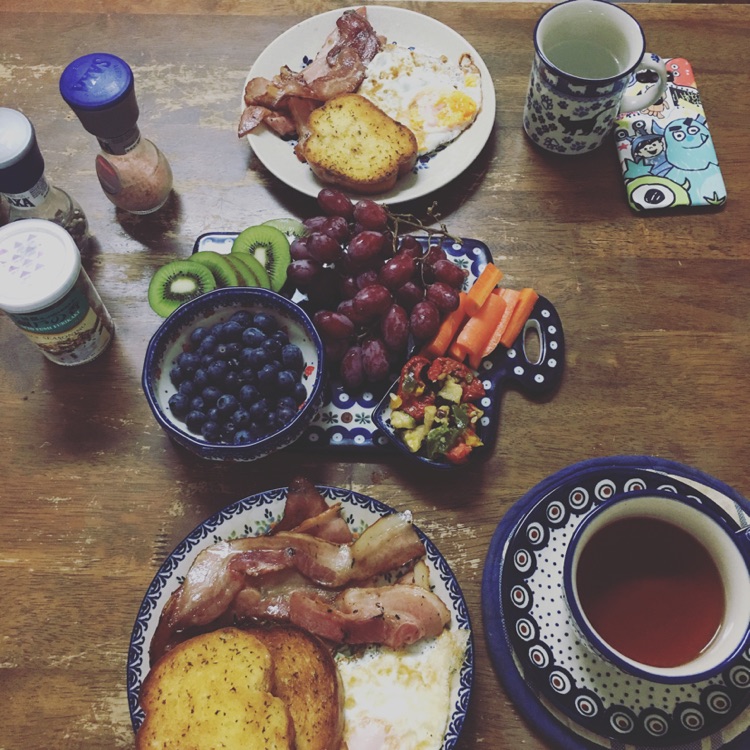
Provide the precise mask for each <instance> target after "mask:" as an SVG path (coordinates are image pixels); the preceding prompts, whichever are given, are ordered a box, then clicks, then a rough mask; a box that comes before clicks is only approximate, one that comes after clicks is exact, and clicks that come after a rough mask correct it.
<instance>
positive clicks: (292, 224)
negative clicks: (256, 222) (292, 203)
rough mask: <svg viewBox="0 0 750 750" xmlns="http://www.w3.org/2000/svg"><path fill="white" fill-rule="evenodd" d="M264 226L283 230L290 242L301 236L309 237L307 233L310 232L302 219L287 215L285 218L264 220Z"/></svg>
mask: <svg viewBox="0 0 750 750" xmlns="http://www.w3.org/2000/svg"><path fill="white" fill-rule="evenodd" d="M262 226H264V227H273V228H274V229H278V230H279V231H280V232H283V233H284V234H285V235H286V238H287V239H288V240H289V241H290V242H291V241H292V240H295V239H297V238H299V237H307V235H308V234H309V232H308V231H307V227H306V226H305V225H304V224H303V223H302V222H301V221H298V220H297V219H292V218H291V217H285V218H283V219H270V220H269V221H264V222H263V224H262Z"/></svg>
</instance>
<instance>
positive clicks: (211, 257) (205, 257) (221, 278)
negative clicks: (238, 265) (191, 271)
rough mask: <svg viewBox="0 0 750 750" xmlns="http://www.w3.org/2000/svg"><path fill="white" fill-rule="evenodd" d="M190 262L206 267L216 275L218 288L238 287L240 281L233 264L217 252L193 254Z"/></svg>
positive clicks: (202, 251) (209, 251)
mask: <svg viewBox="0 0 750 750" xmlns="http://www.w3.org/2000/svg"><path fill="white" fill-rule="evenodd" d="M190 260H192V261H195V262H196V263H200V264H201V265H203V266H205V267H206V268H207V269H208V270H209V271H211V273H212V274H213V275H214V279H215V280H216V286H218V287H225V286H237V285H238V284H239V283H240V280H239V279H238V278H237V272H236V271H235V270H234V268H233V266H232V264H231V263H228V262H227V259H226V256H224V255H221V253H217V252H216V251H215V250H201V251H199V252H197V253H193V254H192V255H191V256H190Z"/></svg>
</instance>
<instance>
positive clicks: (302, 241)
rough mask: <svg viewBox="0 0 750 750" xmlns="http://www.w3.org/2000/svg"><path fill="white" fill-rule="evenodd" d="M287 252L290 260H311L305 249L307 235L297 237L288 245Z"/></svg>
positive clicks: (308, 252)
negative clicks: (290, 257)
mask: <svg viewBox="0 0 750 750" xmlns="http://www.w3.org/2000/svg"><path fill="white" fill-rule="evenodd" d="M289 254H290V255H291V256H292V260H312V259H313V257H312V255H310V251H309V250H308V249H307V237H297V238H296V239H294V240H292V244H291V245H289Z"/></svg>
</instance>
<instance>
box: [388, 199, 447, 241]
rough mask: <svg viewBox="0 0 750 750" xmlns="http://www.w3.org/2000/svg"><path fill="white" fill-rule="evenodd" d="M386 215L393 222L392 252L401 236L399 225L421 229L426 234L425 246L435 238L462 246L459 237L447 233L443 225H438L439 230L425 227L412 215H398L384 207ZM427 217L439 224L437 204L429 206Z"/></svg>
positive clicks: (439, 216)
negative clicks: (444, 238) (444, 239)
mask: <svg viewBox="0 0 750 750" xmlns="http://www.w3.org/2000/svg"><path fill="white" fill-rule="evenodd" d="M384 208H385V210H386V213H387V214H388V217H389V218H390V219H391V221H392V222H393V249H394V252H395V250H396V245H397V242H398V237H399V235H400V234H401V232H400V231H399V227H400V226H401V225H406V226H407V227H410V228H413V229H421V230H422V231H423V232H426V233H427V246H428V247H429V246H430V245H431V244H432V238H433V237H435V236H439V237H447V238H448V239H450V240H452V241H453V242H455V243H457V244H459V245H460V244H462V241H461V239H460V237H454V236H453V235H452V234H451V233H450V232H449V231H448V227H447V226H446V225H445V224H440V225H439V228H435V227H428V226H425V224H424V222H423V221H422V220H421V219H420V218H419V217H417V216H415V215H414V214H398V213H395V212H393V211H391V210H390V209H389V208H388V206H384ZM427 215H428V216H429V217H430V220H431V221H433V222H439V221H440V219H441V218H442V216H441V215H440V214H439V213H438V210H437V202H435V203H433V204H432V205H431V206H429V207H428V209H427Z"/></svg>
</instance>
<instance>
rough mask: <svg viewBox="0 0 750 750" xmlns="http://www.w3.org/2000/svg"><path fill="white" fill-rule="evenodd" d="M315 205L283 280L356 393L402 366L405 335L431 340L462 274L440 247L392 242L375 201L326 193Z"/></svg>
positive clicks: (455, 300) (409, 240) (406, 238)
mask: <svg viewBox="0 0 750 750" xmlns="http://www.w3.org/2000/svg"><path fill="white" fill-rule="evenodd" d="M317 201H318V205H319V207H320V209H321V212H322V213H321V215H319V216H315V217H312V218H309V219H306V220H305V221H304V222H303V224H304V225H305V227H306V229H307V234H306V236H304V237H301V238H298V239H295V240H294V241H293V242H292V245H291V248H290V252H291V255H292V263H291V264H290V266H289V268H288V271H287V274H288V278H289V280H290V281H291V283H292V284H293V285H294V286H296V287H297V289H298V290H299V291H300V292H302V293H303V294H305V295H306V296H307V299H308V303H307V304H308V305H309V306H310V307H311V308H312V310H311V312H312V315H313V323H314V324H315V327H316V328H317V330H318V333H319V334H320V337H321V339H322V340H323V344H324V346H325V350H326V355H327V358H328V361H329V362H330V363H333V364H334V366H338V368H339V372H340V377H341V381H342V383H343V384H344V386H345V387H346V388H347V389H348V390H350V391H352V392H357V391H358V390H361V389H362V388H363V387H365V386H366V385H367V384H376V383H380V382H382V381H384V380H385V379H386V378H387V377H388V375H389V373H390V372H392V371H393V370H394V369H398V368H399V367H400V366H401V364H403V362H404V361H405V359H406V356H407V353H408V352H407V348H408V344H409V339H410V336H411V337H412V338H413V340H414V341H415V342H416V343H420V342H424V341H427V340H429V339H430V338H432V337H433V336H434V335H435V333H436V332H437V330H438V328H439V327H440V323H441V320H442V319H443V317H444V316H445V315H446V314H448V313H449V312H451V311H452V310H455V309H456V308H457V307H458V305H459V290H460V289H461V287H462V286H463V283H464V280H465V278H466V272H465V271H464V270H462V269H461V268H459V267H458V266H457V265H456V264H455V263H453V262H451V261H450V260H449V259H448V257H447V255H446V253H445V251H444V250H443V248H442V247H441V245H440V244H431V245H430V246H429V247H428V249H427V250H426V251H425V250H424V249H423V247H422V244H421V243H420V241H419V240H418V239H417V238H416V237H415V236H413V235H410V234H404V235H402V236H395V237H394V234H393V227H394V222H393V216H392V215H391V214H390V212H389V211H388V210H387V209H386V208H385V207H384V206H382V205H380V204H378V203H376V202H375V201H373V200H370V199H362V200H360V201H358V202H357V203H356V204H355V203H353V202H352V201H351V200H350V199H349V198H348V196H346V195H345V194H344V193H342V192H341V191H339V190H336V189H334V188H324V189H323V190H321V191H320V192H319V193H318V196H317Z"/></svg>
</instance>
